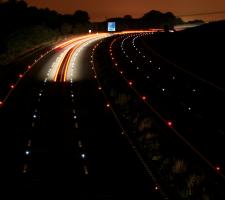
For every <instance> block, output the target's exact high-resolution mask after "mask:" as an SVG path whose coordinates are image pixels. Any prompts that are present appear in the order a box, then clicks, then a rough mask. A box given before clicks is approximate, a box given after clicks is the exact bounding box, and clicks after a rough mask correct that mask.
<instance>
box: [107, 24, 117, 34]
mask: <svg viewBox="0 0 225 200" xmlns="http://www.w3.org/2000/svg"><path fill="white" fill-rule="evenodd" d="M108 31H109V32H113V31H116V22H108Z"/></svg>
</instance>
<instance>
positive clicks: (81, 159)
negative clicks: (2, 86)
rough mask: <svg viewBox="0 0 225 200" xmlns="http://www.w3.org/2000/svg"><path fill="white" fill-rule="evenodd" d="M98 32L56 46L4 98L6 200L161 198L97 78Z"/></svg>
mask: <svg viewBox="0 0 225 200" xmlns="http://www.w3.org/2000/svg"><path fill="white" fill-rule="evenodd" d="M96 37H97V39H96ZM101 37H102V38H104V37H106V35H103V36H93V38H94V39H93V38H81V39H79V41H78V40H77V39H76V40H75V41H71V43H69V44H68V43H66V44H65V43H64V44H62V45H61V46H60V45H59V46H57V48H55V49H53V50H52V51H51V52H49V53H48V54H46V55H44V56H43V57H41V58H40V60H39V61H38V62H37V63H36V64H34V65H33V66H32V68H31V69H30V70H29V72H27V73H26V74H24V76H23V77H21V80H20V82H19V83H18V84H15V85H13V86H12V87H11V88H10V90H12V91H11V92H10V95H9V96H8V97H7V98H6V99H5V100H4V101H2V102H3V104H2V105H1V110H0V120H1V140H0V141H1V147H2V151H1V152H2V153H3V156H2V161H1V162H2V163H3V166H2V167H3V170H2V171H1V172H2V173H1V175H2V177H4V178H3V179H2V182H3V183H4V186H5V187H4V188H6V189H7V190H5V191H9V193H8V197H10V196H11V195H14V194H16V195H17V196H18V197H23V198H29V199H37V198H39V199H40V198H46V197H50V198H53V197H54V198H55V197H61V198H63V199H121V198H126V199H133V198H135V199H162V198H161V196H160V193H158V192H157V191H155V184H154V183H153V181H152V180H151V179H150V177H149V176H148V174H147V172H146V171H145V168H144V167H143V165H142V163H141V162H140V160H139V159H138V157H137V156H136V154H135V152H134V151H133V149H132V148H131V146H130V144H128V142H127V140H126V138H125V137H124V136H123V135H122V132H121V128H120V127H119V126H118V124H117V122H116V120H115V118H114V116H113V115H112V112H111V110H110V108H109V107H107V102H106V100H105V99H104V97H103V95H102V92H101V91H100V90H99V85H98V84H97V82H96V79H95V78H94V74H93V71H92V70H91V65H90V59H91V50H92V48H93V46H94V44H96V43H97V42H98V41H99V40H100V39H101ZM73 64H74V65H73Z"/></svg>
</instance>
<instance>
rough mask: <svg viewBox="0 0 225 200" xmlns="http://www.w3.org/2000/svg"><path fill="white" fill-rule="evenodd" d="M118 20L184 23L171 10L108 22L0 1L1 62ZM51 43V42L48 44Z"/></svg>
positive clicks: (125, 25) (120, 24)
mask: <svg viewBox="0 0 225 200" xmlns="http://www.w3.org/2000/svg"><path fill="white" fill-rule="evenodd" d="M108 21H115V22H116V23H117V31H122V30H127V29H129V30H132V29H148V28H165V27H168V28H172V27H173V26H174V25H176V24H180V23H183V22H182V20H181V19H180V18H177V17H176V16H175V15H174V14H172V13H171V12H167V13H161V12H159V11H155V10H153V11H150V12H148V13H146V14H145V15H144V16H143V17H141V18H139V19H134V18H132V16H131V15H126V16H124V17H123V18H112V19H108V20H106V21H104V22H99V23H91V22H90V17H89V14H88V12H86V11H82V10H77V11H75V12H74V14H71V15H62V14H59V13H57V12H56V11H52V10H49V9H48V8H46V9H38V8H36V7H33V6H28V5H27V3H26V2H25V1H23V0H20V1H17V0H8V1H0V26H1V32H0V64H3V65H5V64H7V63H9V62H10V61H11V60H13V59H14V58H15V57H17V56H18V55H21V54H24V53H25V52H26V51H29V50H30V49H31V48H32V49H33V48H35V47H38V46H40V45H42V44H44V43H46V42H54V41H56V40H59V39H62V38H63V37H64V36H68V35H71V34H81V33H88V30H89V29H91V30H92V31H93V32H99V31H107V22H108ZM46 45H47V44H46Z"/></svg>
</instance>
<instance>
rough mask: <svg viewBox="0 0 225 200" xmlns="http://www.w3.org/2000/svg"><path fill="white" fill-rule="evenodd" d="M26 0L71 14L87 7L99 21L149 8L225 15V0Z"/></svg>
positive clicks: (209, 18) (212, 18) (212, 17)
mask: <svg viewBox="0 0 225 200" xmlns="http://www.w3.org/2000/svg"><path fill="white" fill-rule="evenodd" d="M26 2H27V3H28V4H29V5H30V6H37V7H38V8H49V9H51V10H56V11H57V12H59V13H61V14H72V13H73V12H74V11H75V10H85V11H87V12H88V13H89V15H90V17H91V21H96V22H97V21H104V20H105V19H108V18H114V17H123V16H124V15H126V14H129V15H132V16H133V17H134V18H139V17H142V16H143V15H144V13H146V12H148V11H149V10H159V11H161V12H173V13H174V14H175V15H176V16H184V17H182V18H183V20H185V21H189V20H194V19H196V18H197V19H203V20H205V21H215V20H221V19H225V13H216V12H218V11H224V10H225V2H224V1H221V0H215V1H214V3H213V5H212V3H211V2H210V1H200V2H196V1H195V0H191V1H190V0H189V1H183V2H182V3H181V2H180V1H179V0H173V1H169V2H166V3H165V1H162V0H160V1H157V2H156V1H152V2H150V1H147V0H139V1H135V2H132V3H128V2H129V1H128V0H125V1H117V0H115V1H112V2H107V3H106V2H105V1H103V0H98V1H95V2H93V1H90V0H78V1H76V2H74V1H72V0H67V3H65V2H62V1H60V0H48V1H38V0H26ZM96 2H97V3H96ZM99 5H100V6H99ZM198 13H202V15H198V16H190V17H188V16H187V15H195V14H198ZM204 13H206V14H204ZM208 13H214V14H208Z"/></svg>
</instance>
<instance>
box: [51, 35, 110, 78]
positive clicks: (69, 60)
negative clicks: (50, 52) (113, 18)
mask: <svg viewBox="0 0 225 200" xmlns="http://www.w3.org/2000/svg"><path fill="white" fill-rule="evenodd" d="M108 36H109V34H106V33H102V34H92V35H88V36H81V37H77V38H75V39H71V40H69V41H67V42H64V43H62V44H60V45H58V46H56V47H55V49H58V48H62V49H64V48H66V49H65V50H64V51H63V53H61V55H60V56H59V57H58V58H57V59H56V61H55V62H54V63H53V65H52V73H53V75H52V77H53V81H54V82H67V81H68V74H69V73H68V72H70V74H71V73H72V72H73V69H74V65H75V64H74V63H75V61H76V58H77V55H78V53H80V52H81V51H82V50H83V49H84V47H85V46H87V45H88V44H90V43H92V42H95V41H97V40H99V39H102V38H105V37H108ZM77 64H79V63H77ZM49 78H51V77H49ZM71 80H72V75H71Z"/></svg>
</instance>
